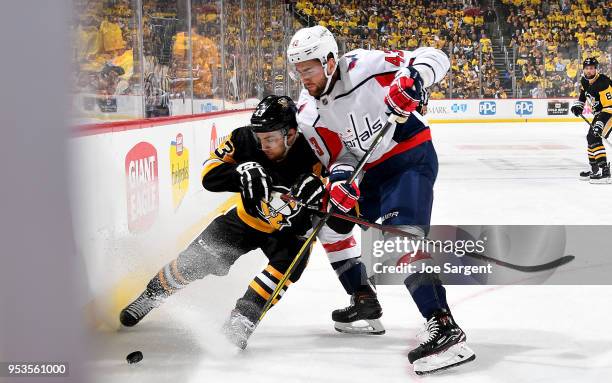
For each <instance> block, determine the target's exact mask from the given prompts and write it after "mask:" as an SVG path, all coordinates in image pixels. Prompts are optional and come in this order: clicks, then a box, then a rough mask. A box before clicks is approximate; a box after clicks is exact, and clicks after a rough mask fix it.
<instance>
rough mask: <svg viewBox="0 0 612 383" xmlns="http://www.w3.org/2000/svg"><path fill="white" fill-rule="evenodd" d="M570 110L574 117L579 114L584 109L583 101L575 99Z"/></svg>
mask: <svg viewBox="0 0 612 383" xmlns="http://www.w3.org/2000/svg"><path fill="white" fill-rule="evenodd" d="M571 111H572V113H574V116H576V117H578V116H580V115H581V114H582V112H583V111H584V102H582V101H575V102H574V104H573V105H572V109H571Z"/></svg>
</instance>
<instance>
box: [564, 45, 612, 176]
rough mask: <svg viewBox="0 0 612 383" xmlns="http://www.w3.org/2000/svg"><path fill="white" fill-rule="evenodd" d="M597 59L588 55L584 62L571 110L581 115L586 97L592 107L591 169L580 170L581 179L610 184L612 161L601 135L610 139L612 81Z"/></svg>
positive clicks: (589, 142) (590, 132)
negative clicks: (599, 67)
mask: <svg viewBox="0 0 612 383" xmlns="http://www.w3.org/2000/svg"><path fill="white" fill-rule="evenodd" d="M598 64H599V63H598V62H597V59H595V58H593V57H589V58H587V59H585V60H584V62H583V63H582V77H581V78H580V96H579V97H578V100H577V101H575V102H574V104H573V105H572V113H574V114H575V115H576V116H580V115H581V114H582V112H583V110H584V103H585V102H586V101H588V102H589V104H590V105H591V110H592V111H593V115H594V116H595V118H593V123H592V124H591V127H590V128H589V133H588V134H587V144H588V149H587V151H588V155H589V164H590V165H591V170H587V171H583V172H580V178H581V179H582V180H585V181H586V180H589V181H590V182H591V183H592V184H607V183H610V182H612V181H611V178H610V163H609V162H608V157H607V156H606V148H605V147H604V144H603V140H602V137H603V138H605V139H608V138H609V137H610V132H611V131H612V122H611V120H610V117H611V116H612V82H611V81H610V78H609V77H608V76H606V75H605V74H603V73H598V71H597V66H598Z"/></svg>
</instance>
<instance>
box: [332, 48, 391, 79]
mask: <svg viewBox="0 0 612 383" xmlns="http://www.w3.org/2000/svg"><path fill="white" fill-rule="evenodd" d="M391 55H392V56H393V53H391ZM387 56H389V54H388V53H386V52H385V51H379V50H365V49H355V50H353V51H350V52H348V53H346V54H345V55H344V56H342V58H341V59H340V66H339V67H340V71H341V76H342V77H343V78H345V79H347V80H348V83H350V84H351V85H352V86H356V85H357V84H359V83H361V82H362V81H365V80H367V79H368V78H370V77H372V76H376V75H378V74H381V73H386V72H390V71H396V70H397V69H399V68H400V66H399V65H393V64H392V63H390V62H389V61H388V60H387ZM400 60H401V59H400ZM390 64H391V65H390Z"/></svg>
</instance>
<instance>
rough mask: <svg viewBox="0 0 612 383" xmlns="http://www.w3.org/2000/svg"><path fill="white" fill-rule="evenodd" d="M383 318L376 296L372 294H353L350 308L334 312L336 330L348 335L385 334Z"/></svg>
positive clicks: (333, 318)
mask: <svg viewBox="0 0 612 383" xmlns="http://www.w3.org/2000/svg"><path fill="white" fill-rule="evenodd" d="M381 316H382V308H381V307H380V303H379V302H378V299H377V298H376V295H373V294H370V293H356V294H353V295H352V296H351V305H350V306H347V307H345V308H343V309H339V310H334V311H333V312H332V320H333V321H334V322H335V323H334V328H335V329H336V331H339V332H343V333H346V334H369V335H382V334H384V333H385V328H384V327H383V325H382V323H381V321H380V319H379V318H380V317H381Z"/></svg>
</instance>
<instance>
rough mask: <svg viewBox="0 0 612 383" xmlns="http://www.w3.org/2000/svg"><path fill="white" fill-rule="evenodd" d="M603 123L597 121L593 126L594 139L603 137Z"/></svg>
mask: <svg viewBox="0 0 612 383" xmlns="http://www.w3.org/2000/svg"><path fill="white" fill-rule="evenodd" d="M603 125H604V123H603V121H597V122H596V123H594V124H593V128H592V129H593V134H594V135H595V137H603Z"/></svg>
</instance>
